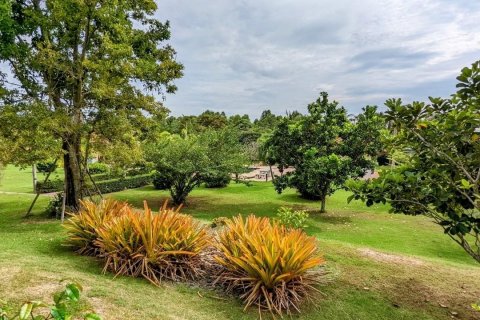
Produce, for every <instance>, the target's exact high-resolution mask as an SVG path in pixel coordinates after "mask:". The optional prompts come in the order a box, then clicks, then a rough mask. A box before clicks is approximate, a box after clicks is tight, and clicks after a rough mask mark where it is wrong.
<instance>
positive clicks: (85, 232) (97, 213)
mask: <svg viewBox="0 0 480 320" xmlns="http://www.w3.org/2000/svg"><path fill="white" fill-rule="evenodd" d="M128 210H130V207H129V206H128V204H127V203H122V202H118V201H115V200H113V199H106V200H102V201H101V202H100V203H99V204H96V203H93V202H91V201H82V202H81V207H80V210H79V211H78V213H73V214H70V218H69V219H68V220H67V221H66V222H65V224H64V227H65V229H66V230H67V235H68V239H67V242H66V245H68V246H70V247H72V248H73V249H74V250H75V251H76V252H78V253H80V254H83V255H87V256H97V255H98V254H99V248H98V246H97V244H96V243H95V241H96V240H97V239H98V232H99V230H100V228H103V227H105V225H106V224H107V223H108V222H110V221H111V220H112V219H114V218H115V217H119V216H122V215H124V214H125V213H126V212H127V211H128Z"/></svg>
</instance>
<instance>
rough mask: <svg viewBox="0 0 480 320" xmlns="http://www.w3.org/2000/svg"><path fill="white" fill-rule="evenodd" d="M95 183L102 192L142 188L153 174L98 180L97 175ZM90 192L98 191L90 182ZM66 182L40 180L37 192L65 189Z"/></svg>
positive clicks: (150, 180) (148, 182)
mask: <svg viewBox="0 0 480 320" xmlns="http://www.w3.org/2000/svg"><path fill="white" fill-rule="evenodd" d="M100 177H101V178H111V176H109V175H107V176H99V178H100ZM93 178H94V179H95V183H96V185H97V187H98V189H99V190H100V192H101V193H112V192H117V191H122V190H125V189H135V188H140V187H143V186H146V185H149V184H150V183H151V182H152V175H150V174H148V175H142V176H134V177H120V178H118V177H117V178H113V179H110V180H103V181H102V180H97V177H93ZM87 187H88V188H89V191H90V193H96V191H97V190H96V188H95V187H94V186H93V185H92V184H89V185H88V186H87ZM63 188H64V184H63V181H61V180H49V181H47V182H46V183H43V182H38V183H37V192H39V193H51V192H60V191H63Z"/></svg>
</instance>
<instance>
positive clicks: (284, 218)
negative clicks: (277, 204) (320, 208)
mask: <svg viewBox="0 0 480 320" xmlns="http://www.w3.org/2000/svg"><path fill="white" fill-rule="evenodd" d="M308 217H309V215H308V212H306V211H305V210H295V211H293V210H292V209H291V208H287V207H281V208H280V209H278V211H277V215H276V218H275V221H277V222H278V223H279V224H281V225H284V226H285V227H287V228H293V229H303V228H306V227H307V226H308V225H307V219H308Z"/></svg>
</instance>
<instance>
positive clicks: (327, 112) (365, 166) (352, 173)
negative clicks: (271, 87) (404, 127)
mask: <svg viewBox="0 0 480 320" xmlns="http://www.w3.org/2000/svg"><path fill="white" fill-rule="evenodd" d="M308 112H309V114H308V115H306V116H303V117H295V118H297V119H299V120H296V121H290V120H289V119H288V118H285V119H283V120H282V121H281V122H280V124H278V125H277V127H276V128H275V130H274V132H273V134H272V135H271V136H270V138H269V139H267V141H266V142H265V146H264V149H265V155H266V159H267V161H268V162H269V163H270V164H274V163H276V164H278V165H279V168H280V171H282V170H283V169H284V168H286V167H294V168H295V171H294V172H290V173H288V174H287V175H283V176H281V177H276V178H275V179H274V180H273V181H274V184H275V187H276V189H277V191H278V192H282V190H283V189H285V188H287V187H293V188H296V189H297V190H298V191H299V192H300V194H301V195H302V196H303V197H305V198H308V199H318V200H320V201H321V211H322V212H324V211H325V202H326V197H327V196H329V195H331V194H332V193H333V192H334V191H335V190H337V189H339V188H342V187H343V183H344V182H345V181H346V180H347V179H348V178H350V177H354V178H355V177H361V176H363V174H364V173H365V172H366V170H369V169H373V166H374V162H373V160H372V158H373V157H374V156H376V154H377V152H378V150H379V148H380V140H379V138H380V131H379V130H380V128H381V126H382V119H381V117H379V116H378V114H377V112H376V107H371V106H368V107H366V108H364V112H363V113H362V114H360V115H359V116H357V117H356V119H355V121H353V122H352V121H350V120H349V119H348V117H347V112H346V110H345V108H344V107H341V106H340V105H339V104H338V103H337V102H336V101H333V102H332V101H329V99H328V94H327V93H326V92H322V93H321V94H320V97H319V98H318V99H317V100H316V101H314V102H313V103H311V104H309V105H308ZM295 118H294V119H295Z"/></svg>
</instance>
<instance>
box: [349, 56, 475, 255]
mask: <svg viewBox="0 0 480 320" xmlns="http://www.w3.org/2000/svg"><path fill="white" fill-rule="evenodd" d="M457 79H458V81H459V84H458V85H457V87H458V88H459V90H458V92H457V93H456V94H455V95H453V96H452V97H451V98H450V99H440V98H430V104H426V103H423V102H413V103H412V104H407V105H404V104H402V101H401V100H400V99H390V100H388V101H387V102H386V103H385V104H386V106H387V107H388V111H387V112H386V117H387V120H388V121H389V122H391V123H393V126H394V127H395V128H396V131H397V133H396V135H394V136H393V137H392V139H391V141H390V144H391V145H390V148H392V149H397V150H398V149H399V150H405V151H406V152H405V153H404V156H405V157H406V158H407V160H406V161H405V163H404V164H402V165H400V166H397V167H394V168H389V169H385V170H382V172H381V173H380V177H379V178H378V179H376V180H374V181H368V182H365V183H358V182H357V183H354V182H350V184H349V187H350V189H351V190H352V191H354V192H355V194H354V195H353V196H352V197H351V199H360V200H362V201H365V202H366V204H367V205H368V206H370V205H372V204H373V203H379V202H383V203H384V202H387V201H388V202H389V203H390V204H391V207H392V211H393V212H394V213H404V214H410V215H426V216H428V217H430V218H432V219H433V220H434V221H435V223H437V224H439V225H440V226H441V227H442V228H443V229H444V232H445V234H447V235H448V236H450V237H451V238H452V239H453V240H454V241H455V242H457V243H458V244H459V245H460V246H461V247H462V248H463V249H464V250H465V251H466V252H467V253H468V254H469V255H471V256H472V257H473V258H474V259H476V260H477V261H479V262H480V246H479V244H480V201H479V200H480V189H479V188H480V135H479V130H480V62H476V63H474V64H473V65H472V67H471V68H464V69H462V72H461V74H460V76H459V77H457Z"/></svg>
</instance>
